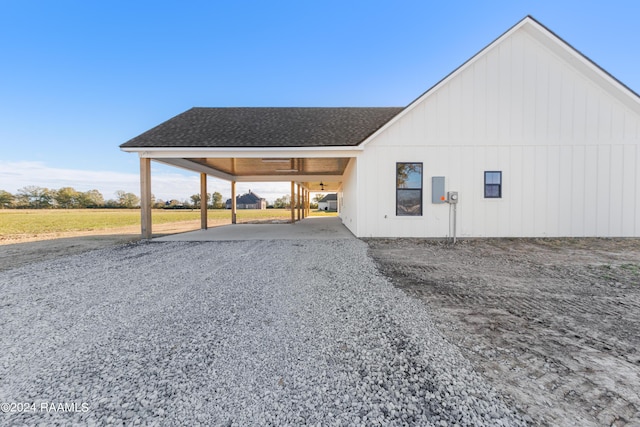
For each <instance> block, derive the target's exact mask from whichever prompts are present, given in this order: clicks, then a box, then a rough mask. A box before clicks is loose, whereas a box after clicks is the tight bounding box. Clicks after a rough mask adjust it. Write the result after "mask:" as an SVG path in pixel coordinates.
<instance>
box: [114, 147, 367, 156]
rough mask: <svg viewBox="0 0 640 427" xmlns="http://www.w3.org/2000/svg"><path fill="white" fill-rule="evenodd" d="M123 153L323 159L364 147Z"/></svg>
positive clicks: (168, 149) (133, 149)
mask: <svg viewBox="0 0 640 427" xmlns="http://www.w3.org/2000/svg"><path fill="white" fill-rule="evenodd" d="M121 150H122V151H126V152H129V153H138V154H139V156H140V157H143V158H146V157H148V158H152V159H161V158H237V159H239V158H265V159H266V158H269V157H275V158H280V157H287V158H314V157H315V158H322V157H356V156H357V155H358V154H359V153H360V152H361V151H362V147H361V146H358V147H327V148H326V149H325V148H319V147H297V148H290V147H271V148H262V149H258V148H213V147H212V148H177V147H162V148H139V147H131V148H130V147H123V148H121Z"/></svg>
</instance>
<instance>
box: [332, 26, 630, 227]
mask: <svg viewBox="0 0 640 427" xmlns="http://www.w3.org/2000/svg"><path fill="white" fill-rule="evenodd" d="M558 46H559V44H558V42H557V41H556V40H552V39H551V37H549V36H544V35H543V36H541V35H540V31H539V30H538V29H536V28H532V27H531V26H527V25H524V26H522V27H521V28H519V29H517V30H515V31H513V32H511V33H510V34H509V33H508V34H507V36H503V37H502V38H501V39H499V40H498V41H496V42H495V43H494V44H492V45H490V46H489V47H488V48H487V49H485V50H484V51H482V52H481V53H480V54H479V55H477V56H476V57H474V58H473V59H472V60H471V61H469V62H468V63H467V64H465V65H464V66H463V67H461V68H460V69H459V70H457V71H456V72H455V73H453V74H452V75H451V76H449V78H447V79H445V80H444V81H443V82H441V83H440V84H439V85H437V86H436V87H435V88H433V89H432V90H430V91H428V92H427V93H425V94H424V95H423V96H422V97H421V98H419V99H418V100H417V101H415V102H414V103H413V104H412V105H411V106H409V107H408V108H407V110H405V111H404V112H403V113H401V115H400V116H399V117H398V118H397V119H395V120H393V121H392V122H391V123H390V124H389V125H388V126H387V127H385V128H383V130H381V131H380V132H379V133H378V134H376V135H374V136H373V138H372V139H370V140H369V141H367V142H366V145H365V149H364V150H363V152H362V153H361V154H360V155H359V156H358V158H357V165H358V167H357V168H355V167H354V168H353V169H349V170H348V173H349V179H348V180H346V181H351V180H352V179H353V178H354V175H355V176H357V188H355V187H356V185H355V183H350V182H346V181H345V194H344V195H345V201H346V200H347V195H349V196H353V194H352V191H356V192H357V198H355V197H354V198H353V199H351V197H349V198H350V199H351V200H350V201H349V202H346V203H345V205H347V203H353V201H357V203H358V204H359V206H360V209H358V210H348V209H347V214H348V215H350V216H351V217H353V215H356V217H357V228H352V227H353V225H351V226H350V225H349V224H346V225H347V226H348V227H349V228H350V229H351V230H352V232H354V234H356V235H357V236H359V237H387V236H396V237H445V236H448V235H449V205H447V204H432V203H431V177H432V176H444V177H445V179H446V184H445V185H446V190H447V191H451V190H454V191H459V192H460V203H459V204H458V212H457V235H458V236H459V237H507V236H508V237H565V236H601V237H605V236H640V113H639V110H638V108H635V107H634V105H635V104H633V99H632V97H630V96H629V93H625V92H624V91H626V89H625V88H623V87H622V86H621V85H619V86H616V85H612V84H611V81H607V80H606V79H599V78H598V76H597V75H596V74H593V73H592V74H589V73H586V72H585V71H584V69H583V67H584V64H583V65H576V62H575V61H574V62H572V60H571V59H572V58H571V57H570V56H569V57H568V56H567V55H566V54H563V53H562V52H563V50H562V48H560V47H558ZM581 67H582V68H581ZM594 76H595V77H594ZM630 99H631V101H629V100H630ZM396 162H422V163H423V215H422V216H420V217H400V216H396V214H395V198H396V196H395V190H396V188H395V172H396V171H395V167H396ZM350 166H351V165H350ZM485 171H502V198H500V199H485V198H484V172H485ZM347 189H349V190H348V191H347ZM365 207H366V208H365Z"/></svg>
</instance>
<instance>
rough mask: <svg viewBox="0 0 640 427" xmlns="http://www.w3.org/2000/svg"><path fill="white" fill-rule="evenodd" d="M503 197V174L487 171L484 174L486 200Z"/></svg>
mask: <svg viewBox="0 0 640 427" xmlns="http://www.w3.org/2000/svg"><path fill="white" fill-rule="evenodd" d="M501 197H502V172H501V171H486V172H485V173H484V198H485V199H499V198H501Z"/></svg>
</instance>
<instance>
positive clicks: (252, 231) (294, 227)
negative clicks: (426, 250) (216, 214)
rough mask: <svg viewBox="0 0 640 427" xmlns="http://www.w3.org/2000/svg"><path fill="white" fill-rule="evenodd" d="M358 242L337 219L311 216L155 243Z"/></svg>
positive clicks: (228, 227) (226, 227) (178, 236)
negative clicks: (246, 241) (316, 240)
mask: <svg viewBox="0 0 640 427" xmlns="http://www.w3.org/2000/svg"><path fill="white" fill-rule="evenodd" d="M313 239H321V240H333V239H355V236H354V235H353V234H351V232H350V231H349V229H347V227H345V226H344V225H343V224H342V220H341V219H340V218H337V217H316V218H314V217H311V218H306V219H303V220H302V221H298V222H296V223H295V224H232V225H224V226H220V227H214V228H209V229H207V230H197V231H190V232H187V233H180V234H172V235H169V236H163V237H157V238H155V239H153V241H154V242H208V241H228V240H313Z"/></svg>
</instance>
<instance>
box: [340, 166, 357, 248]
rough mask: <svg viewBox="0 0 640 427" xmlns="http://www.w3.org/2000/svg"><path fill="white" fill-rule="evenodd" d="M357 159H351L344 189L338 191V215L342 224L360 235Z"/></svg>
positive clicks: (345, 176)
mask: <svg viewBox="0 0 640 427" xmlns="http://www.w3.org/2000/svg"><path fill="white" fill-rule="evenodd" d="M356 174H357V159H356V158H351V159H349V164H348V165H347V167H346V169H345V171H344V174H343V181H342V188H341V189H340V191H338V206H340V212H339V213H338V215H339V216H340V218H341V219H342V223H343V224H344V225H345V226H346V227H347V228H348V229H349V230H351V232H352V233H353V234H355V235H356V236H359V234H358V203H359V202H360V199H359V198H358V194H359V191H358V179H357V175H356Z"/></svg>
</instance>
